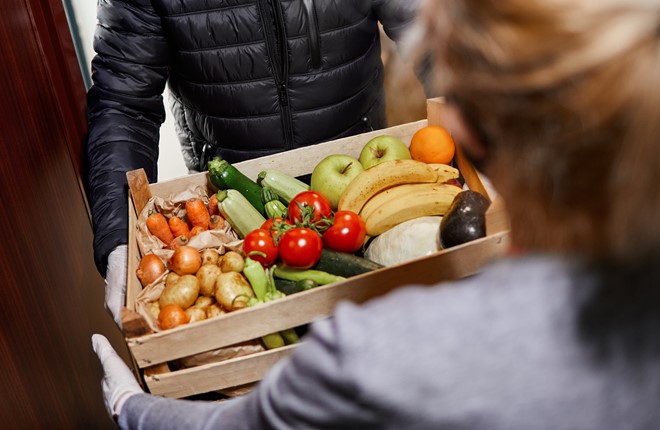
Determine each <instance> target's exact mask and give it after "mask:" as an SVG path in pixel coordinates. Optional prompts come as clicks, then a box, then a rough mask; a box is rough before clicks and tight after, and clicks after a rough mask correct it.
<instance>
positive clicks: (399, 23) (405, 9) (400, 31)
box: [373, 0, 421, 42]
mask: <svg viewBox="0 0 660 430" xmlns="http://www.w3.org/2000/svg"><path fill="white" fill-rule="evenodd" d="M420 3H421V1H420V0H374V1H373V8H374V12H375V14H376V17H377V18H378V21H380V23H381V24H382V25H383V30H384V31H385V34H387V36H388V37H389V38H390V39H392V40H394V41H395V42H399V41H401V39H402V37H403V35H404V33H405V31H406V30H407V29H408V28H409V27H410V26H411V25H412V23H413V21H414V19H415V15H416V13H417V10H418V9H419V5H420Z"/></svg>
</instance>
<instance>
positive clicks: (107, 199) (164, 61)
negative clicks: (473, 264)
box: [87, 0, 168, 277]
mask: <svg viewBox="0 0 660 430" xmlns="http://www.w3.org/2000/svg"><path fill="white" fill-rule="evenodd" d="M97 15H98V25H97V28H96V33H95V37H94V49H95V50H96V52H97V55H96V57H95V58H94V59H93V60H92V79H93V86H92V87H91V88H90V90H89V92H88V94H87V105H88V122H89V130H88V139H87V157H88V160H87V161H88V169H89V170H88V178H87V185H88V189H87V192H88V197H89V203H90V208H91V212H92V221H93V227H94V260H95V262H96V265H97V268H98V270H99V273H101V275H102V276H103V277H106V268H107V260H108V255H109V254H110V252H111V251H112V250H113V249H115V248H116V247H117V246H118V245H121V244H125V243H126V242H127V240H128V204H127V197H128V194H127V185H126V172H127V171H130V170H134V169H138V168H144V169H145V171H146V173H147V177H148V178H149V180H150V181H155V180H156V176H157V160H158V140H159V130H160V125H161V124H162V122H163V121H164V119H165V111H164V108H163V99H162V93H163V90H164V89H165V83H166V81H167V73H168V47H167V41H166V40H165V37H164V35H163V30H162V27H161V21H160V17H159V16H158V15H157V14H156V13H155V11H154V10H153V8H152V6H151V2H150V1H148V0H117V1H113V2H105V1H101V2H99V5H98V13H97Z"/></svg>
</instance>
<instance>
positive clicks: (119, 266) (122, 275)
mask: <svg viewBox="0 0 660 430" xmlns="http://www.w3.org/2000/svg"><path fill="white" fill-rule="evenodd" d="M127 266H128V246H126V245H119V246H118V247H116V248H115V249H113V250H112V252H111V253H110V255H108V267H107V270H106V276H105V308H106V309H107V310H108V312H110V315H112V318H113V319H114V320H115V323H116V324H117V327H119V328H120V329H121V328H122V327H121V308H122V306H124V304H125V303H126V267H127Z"/></svg>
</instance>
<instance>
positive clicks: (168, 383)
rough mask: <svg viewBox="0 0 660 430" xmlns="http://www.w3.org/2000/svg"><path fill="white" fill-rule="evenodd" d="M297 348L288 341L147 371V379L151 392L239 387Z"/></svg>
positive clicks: (183, 394)
mask: <svg viewBox="0 0 660 430" xmlns="http://www.w3.org/2000/svg"><path fill="white" fill-rule="evenodd" d="M294 348H295V346H294V345H288V346H284V347H281V348H277V349H271V350H269V351H264V352H261V353H258V354H253V355H248V356H243V357H237V358H231V359H228V360H224V361H221V362H218V363H209V364H203V365H201V366H196V367H192V368H189V369H182V370H178V371H176V372H166V373H161V374H153V373H152V374H151V375H148V376H146V375H145V381H146V383H147V386H148V387H149V391H150V392H151V393H152V394H155V395H158V396H165V397H176V398H181V397H188V396H192V395H194V394H199V393H207V392H209V391H217V390H224V389H227V388H233V387H238V386H241V385H245V384H249V383H252V382H257V381H260V380H261V379H262V378H263V377H264V375H265V374H266V372H267V371H268V369H270V368H271V367H273V365H274V364H275V363H277V362H278V361H279V360H281V359H282V358H284V357H286V356H287V355H289V354H290V353H291V352H292V351H293V349H294Z"/></svg>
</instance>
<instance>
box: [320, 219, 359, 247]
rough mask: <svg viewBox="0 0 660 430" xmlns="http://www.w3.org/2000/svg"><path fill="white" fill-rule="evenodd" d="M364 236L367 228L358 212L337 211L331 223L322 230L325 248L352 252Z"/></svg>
mask: <svg viewBox="0 0 660 430" xmlns="http://www.w3.org/2000/svg"><path fill="white" fill-rule="evenodd" d="M366 236H367V228H366V226H365V224H364V221H363V220H362V218H360V216H359V215H358V214H356V213H355V212H352V211H337V212H335V220H334V222H333V224H332V225H331V226H330V227H329V228H328V229H327V230H326V231H325V232H323V244H324V245H325V247H326V248H329V249H333V250H335V251H341V252H348V253H351V254H352V253H354V252H356V251H357V250H358V249H360V248H361V247H362V245H363V244H364V238H365V237H366Z"/></svg>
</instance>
